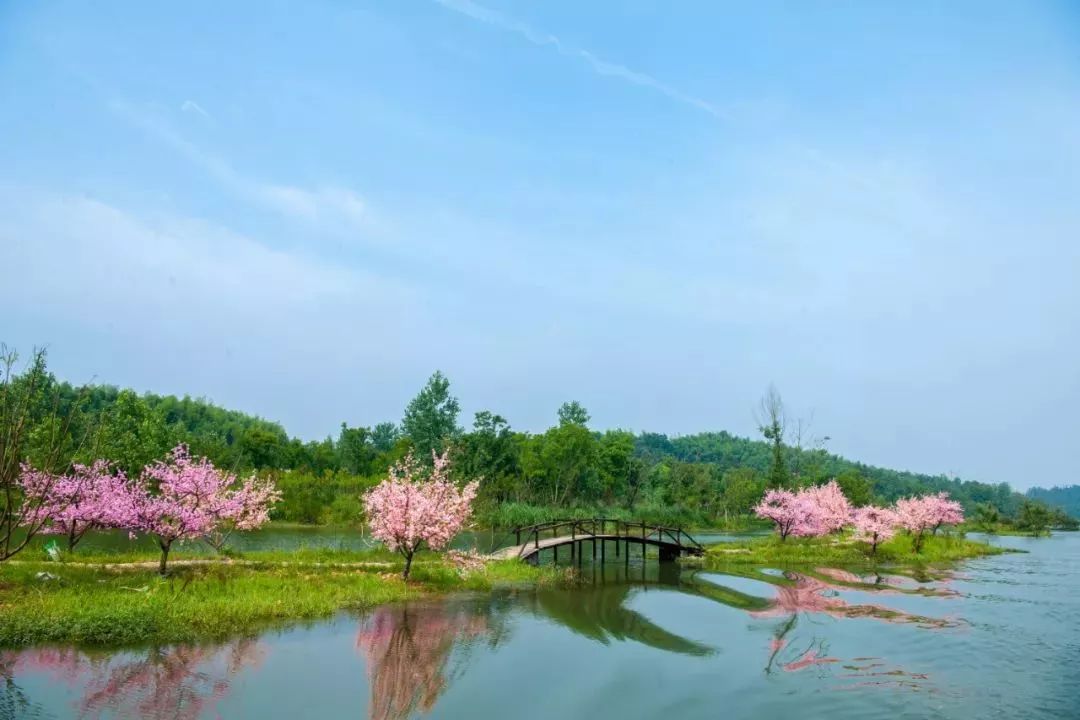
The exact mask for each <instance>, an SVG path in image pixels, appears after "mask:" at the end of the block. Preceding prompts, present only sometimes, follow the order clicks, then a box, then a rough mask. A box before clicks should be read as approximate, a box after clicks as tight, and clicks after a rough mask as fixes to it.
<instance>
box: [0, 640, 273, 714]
mask: <svg viewBox="0 0 1080 720" xmlns="http://www.w3.org/2000/svg"><path fill="white" fill-rule="evenodd" d="M265 652H266V650H265V647H264V646H263V645H262V644H261V643H260V642H259V641H257V640H254V639H241V640H237V641H234V642H231V643H228V644H226V645H221V646H200V645H190V646H176V647H165V648H151V649H148V650H144V651H137V652H122V653H114V654H111V655H110V654H94V653H89V652H84V651H82V650H77V649H74V648H51V647H41V648H28V649H26V650H12V651H5V652H2V653H0V667H2V668H3V669H4V671H5V674H7V675H8V676H9V677H17V676H18V675H30V674H37V673H42V674H45V675H47V676H48V677H49V678H51V679H52V680H53V681H54V682H57V683H61V684H63V685H66V686H67V687H69V688H73V689H75V690H76V691H77V693H78V694H79V699H78V700H77V701H76V702H75V706H76V708H77V711H78V714H79V716H81V717H99V716H105V715H110V716H112V715H115V716H119V717H139V718H149V719H155V720H156V719H158V718H177V719H179V720H186V719H187V718H191V719H194V718H199V717H206V716H209V715H212V714H213V712H214V709H215V708H216V706H217V704H218V703H219V702H220V701H221V699H222V698H223V697H225V695H226V694H227V693H228V690H229V683H230V680H231V678H232V677H233V676H234V675H235V674H236V673H238V672H240V671H241V670H242V669H244V668H246V667H256V666H258V665H259V664H261V663H262V660H263V658H264V656H265Z"/></svg>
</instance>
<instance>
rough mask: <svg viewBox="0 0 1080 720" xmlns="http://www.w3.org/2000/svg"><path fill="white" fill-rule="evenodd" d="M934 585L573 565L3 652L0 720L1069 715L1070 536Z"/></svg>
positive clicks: (1078, 609)
mask: <svg viewBox="0 0 1080 720" xmlns="http://www.w3.org/2000/svg"><path fill="white" fill-rule="evenodd" d="M994 542H998V543H1001V544H1004V545H1008V546H1011V547H1016V548H1020V549H1024V550H1027V551H1029V552H1028V553H1027V554H1010V555H1004V556H999V557H994V558H988V559H984V560H978V561H973V562H969V563H966V564H964V565H963V566H960V567H958V568H956V569H954V570H952V571H950V572H946V573H939V574H934V575H932V576H920V577H906V576H902V575H871V576H868V575H864V574H859V573H853V572H849V571H845V570H839V569H834V568H833V569H830V568H815V569H808V570H807V571H805V572H800V573H792V572H780V571H778V570H775V569H769V568H755V569H748V568H717V569H709V570H682V571H679V570H678V568H677V567H676V566H673V565H665V566H660V565H659V564H657V563H655V562H651V563H649V564H646V565H640V564H632V565H631V566H630V567H629V569H628V570H627V569H626V568H625V567H624V566H623V565H622V564H620V563H615V562H613V563H611V564H609V565H606V566H602V567H588V566H587V567H586V568H585V569H584V573H585V575H586V577H588V578H591V582H590V583H589V584H588V585H587V586H585V587H582V588H580V589H573V590H558V591H540V592H531V591H530V592H516V593H515V592H506V593H501V594H498V595H496V596H494V597H488V596H484V597H455V598H452V599H448V600H445V601H425V602H417V603H412V604H408V605H396V606H387V607H383V608H379V609H377V610H375V611H374V612H372V613H370V614H368V615H366V616H362V617H357V616H348V615H343V616H339V617H337V618H335V619H333V620H330V621H326V622H321V623H316V624H313V625H307V626H297V627H293V628H291V629H288V630H285V631H274V632H269V633H266V634H264V635H261V636H259V637H254V638H244V639H237V640H234V641H233V642H229V643H225V644H219V645H204V646H187V647H157V648H137V649H130V650H124V651H113V652H91V651H84V650H78V649H75V648H33V649H29V650H22V651H7V652H4V651H0V683H2V684H0V717H16V718H21V717H27V718H53V717H55V718H76V717H123V718H216V717H222V718H270V717H318V718H338V717H350V718H357V717H369V718H385V719H390V718H408V717H418V716H427V717H432V718H470V719H477V718H479V719H486V718H504V717H515V718H553V717H560V718H587V717H620V718H717V717H724V718H754V719H759V718H760V719H766V718H779V717H802V718H818V717H820V718H965V719H966V718H1016V719H1027V718H1078V717H1080V693H1078V691H1080V671H1078V669H1077V667H1078V662H1077V661H1078V660H1080V536H1078V535H1076V534H1060V535H1057V536H1055V537H1052V538H1043V539H1038V540H1035V539H1025V538H1002V539H996V540H994Z"/></svg>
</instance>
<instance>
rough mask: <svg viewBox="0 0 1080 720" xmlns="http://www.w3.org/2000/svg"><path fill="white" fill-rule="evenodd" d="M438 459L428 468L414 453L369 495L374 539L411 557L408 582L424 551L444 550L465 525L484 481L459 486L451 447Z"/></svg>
mask: <svg viewBox="0 0 1080 720" xmlns="http://www.w3.org/2000/svg"><path fill="white" fill-rule="evenodd" d="M432 458H433V463H432V468H431V470H430V471H427V470H425V469H424V468H422V467H421V465H420V463H418V462H417V461H416V458H415V457H413V455H412V453H410V454H409V455H408V456H407V457H406V458H405V459H404V460H402V461H401V462H399V463H397V464H396V465H394V466H393V467H392V468H390V473H389V476H388V477H387V478H386V479H385V480H383V481H382V482H381V483H379V484H378V485H376V486H375V487H373V488H372V489H371V490H368V491H367V493H365V494H364V497H363V501H364V510H365V512H366V513H367V518H368V523H369V525H370V527H371V535H372V537H374V538H375V539H376V540H380V541H381V542H382V543H383V544H385V545H386V547H387V548H389V549H390V550H391V551H393V552H398V553H401V555H402V557H404V558H405V570H404V572H403V573H402V577H403V578H404V579H405V580H406V581H407V580H408V579H409V571H410V570H411V569H412V562H413V557H414V556H415V555H416V552H417V551H418V550H420V549H421V548H422V547H423V546H425V545H426V546H427V547H428V548H430V549H432V550H441V549H443V548H445V547H446V546H447V545H448V544H449V543H450V541H451V540H452V539H453V538H454V536H455V535H457V534H458V532H459V531H460V530H461V528H462V527H464V525H465V523H466V522H467V521H468V519H469V516H470V515H471V514H472V501H473V499H474V498H475V497H476V491H477V488H478V487H479V485H480V483H479V482H478V481H476V480H474V481H472V482H470V483H468V484H466V485H465V486H464V487H462V488H459V487H458V486H457V485H455V484H454V483H452V482H451V481H450V478H449V471H450V460H449V451H446V452H444V453H443V454H442V455H439V454H437V453H432Z"/></svg>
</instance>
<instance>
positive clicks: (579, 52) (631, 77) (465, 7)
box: [435, 0, 725, 119]
mask: <svg viewBox="0 0 1080 720" xmlns="http://www.w3.org/2000/svg"><path fill="white" fill-rule="evenodd" d="M435 2H437V3H438V4H440V5H442V6H443V7H445V8H447V9H449V10H452V11H454V12H456V13H459V14H461V15H464V16H466V17H470V18H472V19H473V20H478V21H480V22H483V23H487V24H488V25H492V26H494V27H497V28H499V29H501V30H505V31H507V32H512V33H515V34H517V35H519V36H521V37H523V38H525V39H526V40H528V41H529V42H530V43H532V44H533V45H538V46H540V47H545V46H546V47H551V48H554V49H555V51H556V52H558V53H559V54H560V55H563V56H566V57H571V58H576V59H578V60H581V61H582V62H584V63H585V64H586V65H588V66H589V67H590V68H591V69H592V71H593V72H595V73H596V74H597V75H604V76H607V77H614V78H618V79H620V80H624V81H626V82H628V83H631V84H633V85H639V86H641V87H646V88H649V89H651V90H655V91H656V92H659V93H660V94H662V95H666V96H667V97H669V98H671V99H672V100H675V101H676V102H680V103H683V104H684V105H689V106H690V107H693V108H695V109H697V110H701V111H702V112H705V113H708V114H709V115H711V116H713V117H714V118H717V119H724V117H725V114H724V113H723V112H721V110H720V109H719V108H717V107H716V105H714V104H713V103H710V102H709V101H707V100H703V99H702V98H699V97H696V96H694V95H691V94H690V93H686V92H683V91H682V90H680V89H678V88H676V87H674V86H672V85H668V84H667V83H665V82H662V81H660V80H658V79H656V78H655V77H653V76H652V75H649V74H647V73H643V72H638V71H637V70H632V69H630V68H628V67H626V66H625V65H621V64H619V63H615V62H611V61H608V60H605V59H603V58H601V57H598V56H597V55H595V54H593V53H591V52H589V51H588V50H584V49H582V48H576V47H573V46H571V45H568V44H566V43H565V42H563V41H562V40H560V39H559V38H558V37H556V36H555V35H552V34H550V33H545V32H540V31H538V30H535V29H533V28H532V27H530V26H529V25H527V24H525V23H523V22H521V21H519V20H516V19H514V18H511V17H508V16H506V15H503V14H502V13H499V12H496V11H495V10H491V9H490V8H486V7H483V6H482V5H477V4H476V3H474V2H472V0H435Z"/></svg>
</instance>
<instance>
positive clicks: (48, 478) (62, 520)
mask: <svg viewBox="0 0 1080 720" xmlns="http://www.w3.org/2000/svg"><path fill="white" fill-rule="evenodd" d="M127 482H128V481H127V477H126V476H125V475H124V473H123V472H113V471H112V468H111V467H110V465H109V463H108V462H107V461H105V460H96V461H94V463H93V464H91V465H89V466H87V465H74V466H72V469H71V472H69V473H67V474H65V475H51V474H49V473H46V472H42V471H39V470H34V469H32V468H30V467H29V466H24V467H23V471H22V474H21V475H20V477H19V486H20V488H21V489H22V493H23V513H22V514H23V524H25V525H30V526H33V527H37V528H38V532H40V533H42V534H52V535H63V536H64V537H65V538H66V539H67V547H68V551H69V552H70V551H71V550H74V549H75V546H76V545H77V544H78V542H79V540H81V539H82V537H83V535H85V534H86V533H87V531H89V530H94V529H103V528H111V527H118V523H120V522H123V517H122V512H121V509H122V507H123V498H124V496H125V492H126V486H127Z"/></svg>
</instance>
